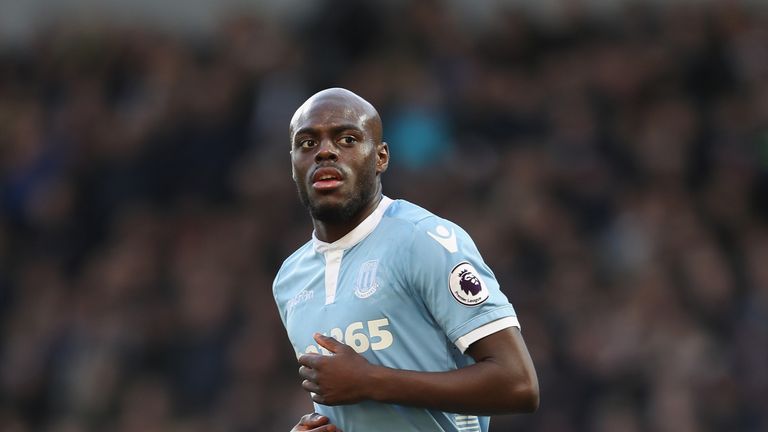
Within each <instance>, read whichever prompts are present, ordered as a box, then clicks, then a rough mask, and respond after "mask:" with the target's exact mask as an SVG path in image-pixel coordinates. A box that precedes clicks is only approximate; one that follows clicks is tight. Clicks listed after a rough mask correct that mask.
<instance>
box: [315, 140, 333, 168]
mask: <svg viewBox="0 0 768 432" xmlns="http://www.w3.org/2000/svg"><path fill="white" fill-rule="evenodd" d="M338 159H339V154H338V149H337V148H336V146H335V145H333V141H331V140H329V139H324V140H322V141H320V146H319V148H318V149H317V153H315V162H317V163H320V162H322V161H324V160H330V161H333V162H336V161H337V160H338Z"/></svg>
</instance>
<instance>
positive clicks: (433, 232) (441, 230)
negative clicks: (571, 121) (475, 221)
mask: <svg viewBox="0 0 768 432" xmlns="http://www.w3.org/2000/svg"><path fill="white" fill-rule="evenodd" d="M384 217H385V218H387V219H388V221H389V223H390V224H392V225H397V226H400V227H401V228H402V229H405V230H407V231H408V232H409V234H410V237H411V245H412V246H415V247H417V248H420V247H419V246H421V248H423V247H426V248H427V249H431V248H435V249H444V250H446V251H447V252H450V253H453V252H456V250H457V248H458V246H459V244H461V243H463V242H466V241H467V240H469V234H467V232H466V231H464V230H463V229H462V228H461V227H460V226H459V225H457V224H455V223H454V222H452V221H450V220H448V219H444V218H442V217H440V216H438V215H436V214H434V213H432V212H430V211H429V210H427V209H425V208H423V207H420V206H418V205H416V204H413V203H411V202H408V201H406V200H396V201H394V202H393V203H392V205H391V206H390V207H389V208H388V209H387V212H386V213H385V214H384Z"/></svg>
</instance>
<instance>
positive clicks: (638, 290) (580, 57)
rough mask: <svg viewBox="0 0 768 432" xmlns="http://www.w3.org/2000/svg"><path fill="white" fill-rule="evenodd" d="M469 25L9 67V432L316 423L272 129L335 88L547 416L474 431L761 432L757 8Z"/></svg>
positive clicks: (36, 30) (436, 19)
mask: <svg viewBox="0 0 768 432" xmlns="http://www.w3.org/2000/svg"><path fill="white" fill-rule="evenodd" d="M38 3H40V2H38ZM481 3H482V4H483V5H485V7H486V9H485V15H484V18H483V19H482V20H478V19H477V15H474V16H471V14H470V15H468V14H467V13H466V11H467V10H468V9H471V8H467V5H466V4H465V5H464V9H462V8H457V7H455V4H454V5H453V6H451V5H449V4H447V3H442V2H440V1H414V2H403V1H400V2H394V3H388V2H358V1H352V0H329V1H324V2H321V4H320V6H317V7H315V8H313V9H312V11H311V13H300V12H301V10H299V8H300V5H299V4H295V3H294V5H293V6H292V7H294V8H296V10H295V12H296V13H294V14H291V13H288V14H287V15H286V16H290V17H291V18H290V19H283V18H276V17H275V16H274V15H269V14H267V12H259V9H258V8H256V9H248V11H247V13H246V12H245V11H240V12H230V13H229V14H223V15H222V17H219V18H216V20H215V22H216V24H215V25H214V26H213V27H211V28H208V29H207V30H205V31H197V32H196V31H190V30H189V29H186V30H179V29H178V28H176V29H175V30H174V28H169V27H164V26H163V25H158V24H157V23H147V22H143V21H142V20H141V19H135V20H128V21H126V20H124V19H123V20H121V19H118V18H114V17H113V18H110V17H109V15H106V16H102V18H100V19H94V18H93V17H91V18H90V19H84V20H83V19H73V18H72V17H71V16H70V18H68V19H50V17H49V18H47V19H46V20H43V21H44V22H42V23H38V25H36V26H33V27H32V28H31V29H28V31H27V33H25V36H24V37H20V38H15V39H13V40H12V41H11V40H10V39H9V40H7V41H6V42H7V43H3V44H2V45H1V46H2V48H0V430H2V431H4V432H27V431H43V432H95V431H116V432H129V431H130V432H133V431H142V432H198V431H199V432H203V431H212V432H246V431H256V430H259V431H263V430H268V431H287V430H288V429H290V426H292V425H293V424H294V423H295V421H296V420H298V417H299V416H300V415H301V414H303V413H304V412H306V411H308V410H310V409H311V405H310V404H309V400H308V398H307V396H306V395H305V394H304V392H303V391H302V390H301V388H300V385H299V384H300V379H299V378H298V375H297V373H296V372H297V365H296V363H295V359H294V354H293V351H292V349H291V347H290V345H289V344H288V343H287V342H286V337H285V334H284V331H283V329H282V326H281V324H280V321H279V318H278V315H277V313H276V309H275V306H274V303H273V300H272V295H271V282H272V277H273V275H274V273H275V272H276V270H277V268H278V266H279V265H280V263H281V262H282V259H283V258H285V257H286V256H287V255H288V254H289V253H290V252H292V251H293V250H294V249H295V248H296V247H298V246H299V245H300V244H302V243H303V242H305V241H306V240H308V239H309V236H310V234H311V224H310V220H309V217H308V215H307V214H306V211H305V210H304V209H302V208H301V207H300V205H299V204H298V198H297V194H296V192H295V186H294V185H293V183H292V181H291V176H290V164H289V157H288V150H289V143H288V134H287V126H288V121H289V119H290V116H291V114H292V113H293V111H294V110H295V109H296V108H297V107H298V105H299V104H300V103H301V102H302V101H303V100H304V99H305V98H306V97H308V96H309V95H311V94H312V93H314V92H315V91H317V90H319V89H322V88H325V87H329V86H343V87H347V88H349V89H351V90H353V91H355V92H358V93H359V94H360V95H362V96H363V97H365V98H367V99H368V100H370V101H371V102H372V103H373V104H374V105H375V106H377V107H378V108H379V110H380V112H381V114H382V117H383V120H384V135H385V138H386V140H387V141H388V142H389V143H390V149H391V152H392V155H393V162H392V164H391V166H390V171H388V172H387V173H386V174H385V176H384V188H385V193H386V194H387V195H389V196H390V197H392V198H406V199H409V200H411V201H413V202H415V203H417V204H420V205H422V206H424V207H426V208H427V209H429V210H431V211H433V212H436V213H438V214H440V215H441V216H444V217H446V218H449V219H451V220H453V221H455V222H457V223H458V224H460V225H462V226H463V227H464V228H465V229H466V230H467V231H468V232H469V233H470V234H471V235H472V236H473V238H474V239H475V241H476V243H477V244H478V246H479V248H480V250H481V252H482V253H483V256H484V258H485V259H486V261H487V262H488V263H489V264H490V265H491V267H492V268H493V269H494V271H495V272H496V275H497V277H498V279H499V280H500V282H501V284H502V288H503V290H504V292H505V293H506V294H507V296H508V297H509V298H510V300H511V301H512V302H513V304H514V305H515V307H516V309H517V311H518V313H519V317H520V321H521V322H522V325H523V334H524V336H525V339H526V341H527V343H528V345H529V348H530V351H531V353H532V356H533V358H534V361H535V364H536V367H537V370H538V374H539V380H540V384H541V395H542V396H541V408H540V409H539V411H538V412H537V413H536V414H533V415H525V416H501V417H496V418H495V419H494V420H493V422H492V428H491V430H492V431H565V432H568V431H598V432H600V431H602V432H610V431H623V432H634V431H675V432H688V431H690V432H694V431H764V430H768V414H766V413H768V224H767V221H768V200H766V198H768V15H767V12H768V11H767V10H766V8H764V7H757V6H748V5H747V3H743V2H738V1H728V2H724V1H723V2H687V3H684V4H679V3H677V2H675V3H674V5H670V4H667V5H666V6H664V7H660V6H659V5H658V4H655V5H654V6H651V5H649V4H645V5H644V4H642V3H633V4H628V5H625V4H623V3H622V6H620V7H615V8H613V9H612V10H610V11H607V12H606V11H605V10H601V11H595V10H593V9H591V8H587V7H582V6H583V4H582V3H579V2H562V4H561V5H560V6H559V7H557V8H556V9H553V10H551V11H549V12H550V14H549V15H546V14H545V15H541V14H540V13H533V12H528V11H526V10H523V9H517V8H515V7H512V6H511V5H509V4H505V3H504V2H500V3H498V4H496V5H495V6H489V3H488V2H481ZM549 3H550V4H551V3H552V2H549ZM478 4H480V3H478ZM8 6H9V4H8V3H5V4H4V5H3V7H8ZM489 7H490V9H489ZM178 8H179V9H180V10H182V9H183V8H184V5H183V4H179V5H178ZM6 10H7V11H10V9H6ZM289 12H290V11H289Z"/></svg>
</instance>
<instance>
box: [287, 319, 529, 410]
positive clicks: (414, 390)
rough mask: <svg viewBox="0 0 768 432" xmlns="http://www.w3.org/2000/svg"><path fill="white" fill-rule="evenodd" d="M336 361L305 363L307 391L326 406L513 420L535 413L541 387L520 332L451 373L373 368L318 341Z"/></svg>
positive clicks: (344, 349) (483, 342)
mask: <svg viewBox="0 0 768 432" xmlns="http://www.w3.org/2000/svg"><path fill="white" fill-rule="evenodd" d="M315 340H317V342H318V343H319V344H320V345H322V346H323V347H325V348H326V349H328V350H329V351H331V352H332V353H334V355H332V356H321V355H317V354H305V355H303V356H301V358H299V363H300V364H301V365H302V367H301V368H300V369H299V373H300V375H301V376H302V377H304V382H303V383H302V386H303V387H304V389H305V390H307V391H309V392H312V393H313V395H312V399H313V400H314V401H315V402H317V403H320V404H324V405H346V404H352V403H357V402H360V401H363V400H374V401H378V402H384V403H393V404H399V405H408V406H418V407H424V408H431V409H438V410H441V411H446V412H453V413H468V414H482V415H490V414H510V413H519V412H532V411H535V410H536V408H537V407H538V405H539V385H538V379H537V377H536V371H535V370H534V367H533V362H532V361H531V357H530V355H529V354H528V349H527V348H526V346H525V342H523V338H522V336H521V335H520V331H519V330H518V329H517V328H514V327H513V328H508V329H505V330H502V331H499V332H496V333H494V334H492V335H489V336H486V337H484V338H482V339H480V340H478V341H477V342H475V343H473V344H472V345H471V346H470V347H469V349H468V350H467V353H468V354H469V355H471V356H472V357H473V358H474V359H475V361H476V363H475V364H473V365H471V366H468V367H464V368H461V369H456V370H452V371H447V372H417V371H405V370H398V369H392V368H387V367H383V366H377V365H372V364H370V363H368V361H367V360H365V358H364V357H363V356H361V355H359V354H357V353H356V352H355V351H354V350H353V349H352V348H351V347H349V346H347V345H344V344H342V343H340V342H338V341H336V340H335V339H332V338H328V337H325V336H322V335H315Z"/></svg>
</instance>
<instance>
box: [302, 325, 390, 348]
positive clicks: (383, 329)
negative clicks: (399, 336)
mask: <svg viewBox="0 0 768 432" xmlns="http://www.w3.org/2000/svg"><path fill="white" fill-rule="evenodd" d="M387 327H389V319H387V318H381V319H375V320H371V321H368V322H365V323H364V322H362V321H357V322H353V323H352V324H350V325H348V326H347V328H346V329H345V330H342V329H340V328H338V327H336V328H332V329H331V331H330V332H328V333H323V334H325V335H329V336H331V337H332V338H334V339H336V340H337V341H339V342H341V343H345V344H347V345H349V346H351V347H352V348H353V349H354V350H355V351H357V352H358V353H362V352H365V351H368V350H369V349H370V350H373V351H381V350H383V349H387V348H389V347H390V346H391V345H392V342H394V338H393V337H392V333H391V332H390V331H389V330H387ZM304 353H305V354H309V353H315V354H320V353H322V354H323V355H330V354H331V353H330V351H328V350H326V349H325V348H323V347H321V346H318V345H309V346H307V348H305V349H304ZM299 355H301V353H299Z"/></svg>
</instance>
